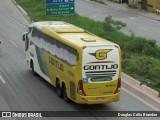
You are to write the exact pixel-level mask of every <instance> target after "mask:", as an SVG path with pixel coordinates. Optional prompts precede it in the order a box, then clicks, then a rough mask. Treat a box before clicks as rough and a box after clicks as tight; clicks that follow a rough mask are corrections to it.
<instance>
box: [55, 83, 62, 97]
mask: <svg viewBox="0 0 160 120" xmlns="http://www.w3.org/2000/svg"><path fill="white" fill-rule="evenodd" d="M56 90H57V95H58V96H59V97H60V98H62V97H63V93H62V90H61V86H60V82H59V81H57V82H56Z"/></svg>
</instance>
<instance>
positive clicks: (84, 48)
mask: <svg viewBox="0 0 160 120" xmlns="http://www.w3.org/2000/svg"><path fill="white" fill-rule="evenodd" d="M23 40H24V41H25V50H26V63H27V65H28V66H29V67H30V68H31V69H32V72H33V74H34V75H35V74H38V75H40V76H41V77H42V78H44V79H45V80H46V81H48V82H49V83H50V84H52V85H53V86H54V87H55V88H56V90H57V94H58V96H59V97H61V98H64V100H65V101H66V102H69V101H70V100H72V101H74V102H76V103H79V104H104V103H111V102H116V101H119V99H120V87H121V51H120V47H119V46H118V45H117V44H115V43H113V42H110V41H107V40H105V39H103V38H100V37H98V36H96V35H94V34H92V33H90V32H88V31H86V30H84V29H82V28H79V27H77V26H75V25H72V24H69V23H66V22H63V21H43V22H35V23H32V24H31V25H30V26H29V31H28V32H25V33H24V34H23Z"/></svg>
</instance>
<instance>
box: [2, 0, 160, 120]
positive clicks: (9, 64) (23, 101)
mask: <svg viewBox="0 0 160 120" xmlns="http://www.w3.org/2000/svg"><path fill="white" fill-rule="evenodd" d="M1 2H3V4H5V5H2V4H0V41H2V44H1V47H2V52H1V53H0V111H86V113H87V111H89V110H92V111H97V110H98V111H99V110H103V111H154V110H155V109H154V108H152V107H151V106H150V105H147V104H146V103H145V102H144V101H143V100H140V99H139V98H137V97H135V96H136V95H133V94H132V93H130V92H129V91H128V90H127V89H126V88H125V86H123V85H122V90H121V100H120V102H117V103H111V104H106V105H78V104H75V103H73V102H71V103H70V104H68V103H65V102H64V100H63V99H60V98H58V97H57V94H56V92H55V89H54V88H53V87H52V86H51V85H50V84H48V83H47V82H45V81H44V80H43V79H42V78H40V77H38V76H34V75H32V73H31V70H30V69H29V68H28V67H27V66H26V64H25V52H24V42H23V41H22V39H21V36H22V33H23V32H25V31H26V29H27V27H26V21H25V20H24V18H23V17H22V16H21V15H20V14H19V12H18V11H17V10H16V8H15V7H14V6H13V4H11V3H10V0H1ZM1 2H0V3H1ZM8 10H10V11H11V12H7V11H8ZM13 13H14V14H13ZM126 91H128V92H126ZM73 114H74V113H73ZM88 114H90V113H88ZM1 119H2V118H0V120H1ZM24 119H26V120H32V118H24ZM54 119H58V120H59V119H68V120H70V119H75V118H60V117H59V118H42V120H54ZM76 119H79V120H86V119H87V120H88V119H91V120H92V119H93V120H95V119H96V120H104V119H110V120H125V119H127V118H114V117H112V118H102V117H97V118H95V117H89V118H88V117H80V118H76ZM132 119H133V120H134V119H136V118H129V120H132ZM137 119H139V120H151V119H152V120H158V118H137ZM2 120H5V118H3V119H2ZM15 120H16V118H15ZM17 120H19V119H17ZM33 120H34V119H33Z"/></svg>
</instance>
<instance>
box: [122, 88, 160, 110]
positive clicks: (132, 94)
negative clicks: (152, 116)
mask: <svg viewBox="0 0 160 120" xmlns="http://www.w3.org/2000/svg"><path fill="white" fill-rule="evenodd" d="M121 89H122V90H123V91H125V92H126V93H128V94H130V95H131V96H133V97H135V98H136V99H138V100H139V101H141V102H143V103H144V104H146V105H147V106H149V107H150V108H152V109H153V110H155V111H160V109H158V108H156V107H154V106H153V105H151V104H149V103H148V102H146V101H144V100H143V99H141V98H139V97H138V96H136V95H135V94H134V93H132V92H130V91H128V90H127V89H125V88H123V87H122V88H121Z"/></svg>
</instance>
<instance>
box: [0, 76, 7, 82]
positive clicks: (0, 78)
mask: <svg viewBox="0 0 160 120" xmlns="http://www.w3.org/2000/svg"><path fill="white" fill-rule="evenodd" d="M0 80H1V81H2V83H4V84H5V83H6V81H5V80H4V79H3V77H2V76H1V75H0Z"/></svg>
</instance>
